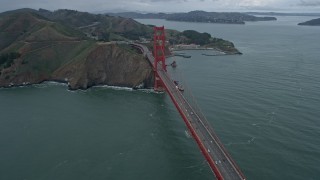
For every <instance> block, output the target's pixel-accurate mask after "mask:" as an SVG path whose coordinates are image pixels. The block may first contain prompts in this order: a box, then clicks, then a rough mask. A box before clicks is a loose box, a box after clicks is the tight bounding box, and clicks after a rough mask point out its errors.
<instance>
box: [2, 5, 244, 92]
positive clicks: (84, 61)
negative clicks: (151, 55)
mask: <svg viewBox="0 0 320 180" xmlns="http://www.w3.org/2000/svg"><path fill="white" fill-rule="evenodd" d="M152 33H153V26H150V25H144V24H141V23H139V22H137V21H135V20H133V19H131V18H123V17H113V16H110V15H101V14H99V15H96V14H90V13H87V12H79V11H74V10H57V11H48V10H44V9H39V10H33V9H19V10H15V11H8V12H4V13H1V14H0V39H1V41H0V87H11V86H20V85H27V84H34V83H41V82H43V81H48V80H49V81H59V82H66V83H68V84H69V88H70V89H87V88H89V87H91V86H94V85H114V86H124V87H142V88H149V87H151V86H152V85H153V83H152V82H153V72H152V67H151V65H150V64H149V62H148V61H147V60H146V59H145V58H144V57H143V55H142V54H140V53H139V52H137V51H136V50H135V49H132V48H131V47H130V46H129V45H128V43H126V42H130V41H134V40H139V39H144V40H146V39H147V40H148V41H149V44H147V45H149V47H151V48H152V41H151V40H150V39H151V37H152ZM166 35H167V40H168V42H169V43H168V44H167V46H168V47H169V46H171V45H172V44H192V43H196V44H199V45H201V46H202V47H210V48H215V49H218V50H221V51H223V52H226V54H240V52H239V51H238V50H237V49H236V48H235V47H234V45H233V43H232V42H229V41H226V40H223V39H219V38H216V37H211V35H210V34H208V33H199V32H196V31H184V32H179V31H175V30H166Z"/></svg>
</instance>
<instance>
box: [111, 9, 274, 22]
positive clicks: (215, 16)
mask: <svg viewBox="0 0 320 180" xmlns="http://www.w3.org/2000/svg"><path fill="white" fill-rule="evenodd" d="M107 14H109V15H112V16H121V17H126V18H133V19H166V20H169V21H185V22H204V23H221V24H245V21H275V20H277V18H275V17H256V16H253V15H249V14H246V13H236V12H234V13H233V12H206V11H191V12H188V13H172V14H166V13H146V14H142V13H136V12H124V13H107Z"/></svg>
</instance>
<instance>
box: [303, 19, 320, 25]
mask: <svg viewBox="0 0 320 180" xmlns="http://www.w3.org/2000/svg"><path fill="white" fill-rule="evenodd" d="M298 25H303V26H320V18H318V19H312V20H310V21H306V22H303V23H299V24H298Z"/></svg>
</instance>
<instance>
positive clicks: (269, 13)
mask: <svg viewBox="0 0 320 180" xmlns="http://www.w3.org/2000/svg"><path fill="white" fill-rule="evenodd" d="M246 14H251V15H259V16H320V13H280V12H246Z"/></svg>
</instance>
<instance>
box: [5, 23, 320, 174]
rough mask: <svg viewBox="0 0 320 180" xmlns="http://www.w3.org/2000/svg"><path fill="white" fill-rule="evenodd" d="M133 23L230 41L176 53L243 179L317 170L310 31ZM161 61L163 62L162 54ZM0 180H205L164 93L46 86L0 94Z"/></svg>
mask: <svg viewBox="0 0 320 180" xmlns="http://www.w3.org/2000/svg"><path fill="white" fill-rule="evenodd" d="M305 19H308V18H305V17H282V18H281V17H280V19H279V21H277V22H259V23H248V24H247V25H245V26H243V25H218V24H203V23H182V22H169V21H163V20H139V21H141V22H144V23H146V24H156V25H165V26H166V27H167V28H174V29H178V30H184V29H195V30H198V31H206V32H210V33H211V34H212V35H215V36H218V37H222V38H225V39H228V40H231V41H233V42H234V43H235V45H236V46H237V47H238V48H239V50H240V51H241V52H243V53H244V55H242V56H218V57H207V56H202V55H201V54H202V53H203V52H202V51H186V52H185V53H186V54H188V55H191V56H192V58H190V59H183V58H179V57H176V58H175V60H176V61H177V62H178V67H177V69H176V70H171V69H169V70H170V72H171V73H172V74H173V76H174V77H176V78H177V79H179V80H181V77H183V79H184V80H185V83H186V84H187V85H188V87H189V88H190V89H191V90H192V91H193V95H194V96H195V98H196V99H197V101H198V104H199V106H200V107H201V109H202V111H203V112H204V114H205V115H206V116H207V118H208V120H209V121H210V123H211V124H212V125H213V127H214V129H215V130H216V132H217V134H218V135H219V137H220V138H221V140H222V142H223V143H224V144H225V146H226V148H227V149H228V150H229V152H230V154H231V155H232V156H233V158H234V159H235V160H236V162H237V163H238V165H239V166H240V167H241V169H242V170H243V172H244V174H245V175H246V176H247V178H248V179H319V177H320V166H319V164H320V139H319V137H320V119H319V117H320V80H319V79H320V60H319V57H320V28H319V27H301V26H296V25H295V24H297V23H298V22H300V21H303V20H305ZM168 61H172V59H169V60H168ZM0 113H1V118H0V145H1V146H0V179H4V180H7V179H8V180H11V179H12V180H15V179H17V180H18V179H27V180H30V179H31V180H33V179H35V180H40V179H98V180H100V179H121V180H122V179H159V180H160V179H174V180H175V179H183V180H185V179H190V180H193V179H213V175H212V173H211V171H210V169H209V168H208V166H207V164H206V162H205V161H204V158H203V157H202V155H201V154H200V152H199V150H198V148H197V147H196V144H195V143H194V141H193V140H192V139H191V138H188V137H187V136H186V134H185V126H184V124H183V121H182V119H181V118H180V117H179V115H178V113H177V112H176V110H175V108H174V107H173V105H172V103H171V101H170V99H169V97H168V96H167V95H165V94H155V93H149V92H144V91H130V90H115V89H110V88H104V87H97V88H93V89H90V90H88V91H75V92H70V91H67V90H66V87H65V86H62V85H57V84H52V83H49V84H48V83H47V84H43V85H35V86H30V87H24V88H12V89H0Z"/></svg>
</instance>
